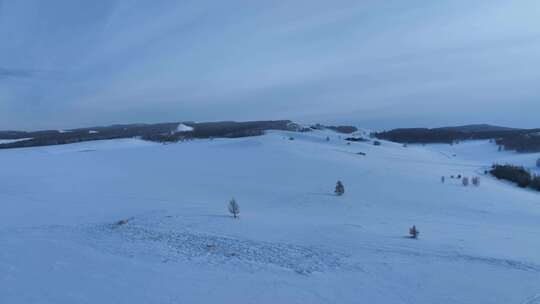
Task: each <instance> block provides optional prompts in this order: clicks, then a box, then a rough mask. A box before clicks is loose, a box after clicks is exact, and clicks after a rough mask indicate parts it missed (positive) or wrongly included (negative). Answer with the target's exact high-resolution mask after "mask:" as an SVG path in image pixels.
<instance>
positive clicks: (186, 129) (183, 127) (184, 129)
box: [176, 123, 193, 132]
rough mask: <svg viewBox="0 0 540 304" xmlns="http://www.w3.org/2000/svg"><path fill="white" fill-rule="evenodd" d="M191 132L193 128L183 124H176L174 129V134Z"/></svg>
mask: <svg viewBox="0 0 540 304" xmlns="http://www.w3.org/2000/svg"><path fill="white" fill-rule="evenodd" d="M191 131H193V127H190V126H188V125H185V124H183V123H181V124H178V127H176V132H191Z"/></svg>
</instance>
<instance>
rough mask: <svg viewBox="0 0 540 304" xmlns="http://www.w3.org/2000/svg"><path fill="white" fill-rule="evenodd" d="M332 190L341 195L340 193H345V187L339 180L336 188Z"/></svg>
mask: <svg viewBox="0 0 540 304" xmlns="http://www.w3.org/2000/svg"><path fill="white" fill-rule="evenodd" d="M334 192H335V193H336V195H338V196H341V195H343V194H344V193H345V187H344V186H343V183H342V182H341V181H337V183H336V190H335V191H334Z"/></svg>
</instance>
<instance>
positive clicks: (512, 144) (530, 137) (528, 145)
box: [496, 133, 540, 153]
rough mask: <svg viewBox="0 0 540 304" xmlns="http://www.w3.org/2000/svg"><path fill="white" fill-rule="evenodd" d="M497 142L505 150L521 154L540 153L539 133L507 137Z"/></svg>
mask: <svg viewBox="0 0 540 304" xmlns="http://www.w3.org/2000/svg"><path fill="white" fill-rule="evenodd" d="M496 142H497V144H498V145H499V146H501V147H504V149H505V150H513V151H516V152H521V153H530V152H540V135H538V133H534V134H518V135H515V136H506V137H502V138H499V139H497V140H496Z"/></svg>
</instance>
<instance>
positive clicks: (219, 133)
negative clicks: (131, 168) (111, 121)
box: [0, 120, 357, 149]
mask: <svg viewBox="0 0 540 304" xmlns="http://www.w3.org/2000/svg"><path fill="white" fill-rule="evenodd" d="M180 124H184V125H186V126H188V127H191V128H192V130H188V131H179V130H177V129H178V126H179V125H180ZM316 129H331V130H334V131H336V132H340V133H352V132H355V131H357V129H356V128H355V127H352V126H324V125H320V124H317V125H313V126H311V127H303V126H300V125H298V124H296V123H294V122H292V121H290V120H268V121H247V122H235V121H220V122H202V123H198V122H182V123H178V122H171V123H158V124H125V125H112V126H106V127H93V128H80V129H70V130H45V131H34V132H25V131H0V140H13V141H12V142H5V143H3V144H1V143H0V149H12V148H27V147H38V146H51V145H63V144H71V143H77V142H84V141H92V140H106V139H119V138H133V137H139V138H141V139H144V140H148V141H155V142H162V143H167V142H178V141H183V140H190V139H195V138H220V137H221V138H237V137H247V136H259V135H263V134H264V132H265V131H267V130H283V131H294V132H307V131H312V130H316Z"/></svg>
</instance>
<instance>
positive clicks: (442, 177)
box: [441, 176, 445, 184]
mask: <svg viewBox="0 0 540 304" xmlns="http://www.w3.org/2000/svg"><path fill="white" fill-rule="evenodd" d="M444 180H445V178H444V176H441V183H443V184H444Z"/></svg>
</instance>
